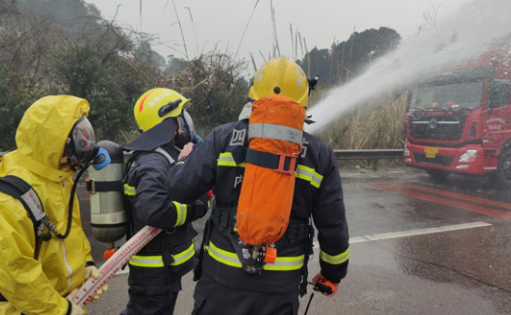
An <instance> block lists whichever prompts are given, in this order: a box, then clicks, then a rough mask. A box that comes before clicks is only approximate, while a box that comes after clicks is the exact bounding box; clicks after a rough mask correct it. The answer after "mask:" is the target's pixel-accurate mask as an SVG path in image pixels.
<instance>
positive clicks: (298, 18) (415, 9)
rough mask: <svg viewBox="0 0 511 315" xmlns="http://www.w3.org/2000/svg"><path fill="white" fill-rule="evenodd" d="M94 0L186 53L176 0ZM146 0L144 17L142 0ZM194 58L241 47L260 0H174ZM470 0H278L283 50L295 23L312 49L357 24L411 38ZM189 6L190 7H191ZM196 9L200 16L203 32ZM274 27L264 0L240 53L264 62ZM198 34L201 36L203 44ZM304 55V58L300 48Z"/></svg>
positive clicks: (168, 49) (163, 49) (164, 49)
mask: <svg viewBox="0 0 511 315" xmlns="http://www.w3.org/2000/svg"><path fill="white" fill-rule="evenodd" d="M86 1H87V2H89V3H93V4H94V5H96V7H97V8H98V9H99V10H100V11H101V12H102V14H103V16H104V17H105V18H108V19H110V18H112V17H113V16H114V14H115V12H116V9H117V7H118V6H119V5H120V6H119V7H118V8H119V10H118V15H117V18H116V20H117V21H118V23H119V24H120V25H122V26H126V27H127V26H129V27H131V28H133V29H135V30H139V31H140V30H142V31H143V32H146V33H151V34H155V35H156V36H157V37H158V40H157V42H159V44H156V45H154V49H155V50H156V51H158V52H159V53H160V54H162V55H163V56H167V55H170V54H174V55H176V56H178V57H182V58H185V53H184V48H183V44H182V43H183V42H182V39H181V34H180V32H179V26H178V24H177V18H176V14H175V11H174V7H173V1H172V0H86ZM140 1H142V2H143V7H142V19H140V14H139V8H140V6H139V4H140ZM174 1H175V4H176V7H177V11H178V14H179V18H180V20H181V24H182V27H183V29H184V34H185V40H186V44H187V48H188V54H189V56H190V57H193V56H196V55H197V53H198V51H197V46H198V47H199V51H200V50H203V49H204V50H205V51H206V52H207V51H211V50H213V49H214V48H215V46H216V47H217V49H218V50H220V51H226V50H228V51H229V52H230V53H234V52H236V49H237V47H238V45H239V43H240V39H241V36H242V34H243V30H244V28H245V26H246V24H247V22H248V20H249V17H250V14H251V12H252V9H253V8H254V5H255V3H256V2H257V1H256V0H174ZM467 1H468V0H307V1H305V0H274V1H273V4H274V8H275V16H276V22H277V37H278V41H279V45H280V51H281V54H285V55H288V56H290V57H293V49H292V45H291V34H290V24H292V25H293V29H294V30H298V31H299V32H300V33H301V34H302V36H304V38H305V39H306V42H307V47H308V48H309V49H312V48H313V47H314V46H317V47H318V48H329V47H330V46H331V44H332V42H333V41H334V38H335V39H336V40H337V41H344V40H346V39H347V38H348V37H349V35H350V34H351V33H352V32H353V29H354V28H355V29H356V30H357V31H363V30H365V29H368V28H379V27H380V26H386V27H390V28H393V29H395V30H396V31H397V32H398V33H400V34H401V36H402V37H403V38H404V39H406V38H407V37H410V36H413V34H414V33H416V32H417V28H418V26H419V25H420V24H421V23H423V21H424V19H423V14H424V12H426V11H431V10H432V9H431V8H432V6H434V7H439V10H438V18H439V19H441V18H442V16H447V15H448V14H447V13H448V12H450V11H451V10H456V8H457V7H458V6H460V5H462V4H463V3H466V2H467ZM186 7H188V8H189V9H190V10H188V9H186ZM190 12H191V14H192V16H193V19H194V21H195V30H196V34H197V36H196V37H195V36H194V27H193V24H192V22H191V17H190ZM272 34H273V28H272V20H271V9H270V0H260V1H259V3H258V5H257V7H256V9H255V13H254V16H253V18H252V20H251V22H250V24H249V27H248V31H247V33H246V35H245V38H244V40H243V42H242V44H241V48H240V52H239V56H240V57H242V58H249V55H248V53H249V52H252V53H253V54H254V57H255V58H256V62H257V64H258V66H259V65H260V64H261V63H262V57H261V56H260V53H259V50H260V51H261V52H262V53H263V54H264V55H265V56H267V55H268V53H270V52H271V51H272V47H273V35H272ZM195 38H197V42H198V45H197V44H196V41H195ZM298 50H299V55H298V57H301V53H300V48H299V49H298Z"/></svg>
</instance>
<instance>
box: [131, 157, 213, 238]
mask: <svg viewBox="0 0 511 315" xmlns="http://www.w3.org/2000/svg"><path fill="white" fill-rule="evenodd" d="M168 171H169V164H168V161H167V160H166V159H165V158H164V157H163V156H161V154H159V153H155V154H146V155H143V156H141V158H140V165H139V167H138V169H137V175H136V179H135V186H136V191H137V193H136V202H135V208H136V209H139V210H137V212H136V215H137V216H138V218H139V219H140V220H141V221H142V222H144V223H145V224H147V225H150V226H153V227H157V228H161V229H168V228H173V227H176V226H181V225H184V224H185V223H188V222H191V221H194V220H196V219H198V218H200V217H202V216H203V215H204V214H205V213H206V211H207V200H204V198H197V199H199V200H196V201H195V200H194V201H191V202H188V203H179V202H176V201H174V200H173V199H170V198H169V195H168V194H167V190H166V188H165V181H166V179H167V173H168ZM199 197H201V196H199Z"/></svg>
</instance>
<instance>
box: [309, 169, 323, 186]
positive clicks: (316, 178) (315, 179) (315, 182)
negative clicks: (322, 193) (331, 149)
mask: <svg viewBox="0 0 511 315" xmlns="http://www.w3.org/2000/svg"><path fill="white" fill-rule="evenodd" d="M322 181H323V176H322V175H321V174H319V173H317V172H314V175H313V176H312V179H311V185H312V186H314V187H316V188H319V187H320V186H321V182H322Z"/></svg>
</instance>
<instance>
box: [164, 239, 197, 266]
mask: <svg viewBox="0 0 511 315" xmlns="http://www.w3.org/2000/svg"><path fill="white" fill-rule="evenodd" d="M194 255H195V245H194V243H193V242H192V245H190V247H188V249H186V250H184V251H182V252H181V253H179V254H177V255H172V258H174V262H173V263H172V264H170V265H171V266H179V265H182V264H184V263H185V262H187V261H188V260H190V259H191V258H192V257H193V256H194Z"/></svg>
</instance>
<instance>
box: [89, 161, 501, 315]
mask: <svg viewBox="0 0 511 315" xmlns="http://www.w3.org/2000/svg"><path fill="white" fill-rule="evenodd" d="M341 176H342V178H343V187H344V195H345V203H346V209H347V217H348V221H349V227H350V235H351V244H352V245H351V259H350V267H349V273H348V277H347V278H346V279H344V280H343V282H342V284H341V286H340V290H339V292H338V294H337V295H336V296H335V297H332V298H327V297H324V296H321V295H320V294H315V296H314V298H313V300H312V303H311V306H310V309H309V313H308V314H322V315H330V314H460V315H461V314H464V315H465V314H511V241H510V240H511V193H510V192H509V191H502V190H498V189H496V188H495V187H494V186H493V184H492V183H491V182H490V181H489V180H487V179H483V178H471V177H462V176H452V177H450V178H448V180H447V181H446V182H445V183H442V184H437V183H433V182H432V181H431V180H429V178H428V176H427V175H426V174H425V173H423V172H422V171H419V170H414V169H401V168H393V169H386V170H382V171H378V172H373V171H369V170H367V171H343V172H342V173H341ZM81 197H82V216H83V220H84V228H85V230H86V233H87V234H88V236H89V238H90V240H91V243H92V246H93V256H94V257H95V259H96V260H97V262H99V263H102V262H103V259H102V258H101V256H102V252H103V250H104V249H105V245H104V244H101V243H98V242H97V241H95V240H94V239H93V237H92V234H91V233H90V226H89V222H90V219H89V215H88V213H87V212H88V201H87V200H86V197H85V196H83V195H82V194H81ZM202 226H203V221H202V222H197V224H196V227H197V230H198V231H199V232H200V233H201V232H202ZM318 265H319V264H318V254H317V248H316V254H315V255H314V258H313V261H311V262H310V263H309V273H310V278H312V276H314V275H315V274H316V273H317V272H318V271H319V268H318ZM193 286H194V284H193V282H192V281H191V275H190V274H189V275H187V276H186V277H185V278H184V279H183V291H182V292H181V293H180V295H179V297H178V302H177V305H176V312H175V314H190V313H191V310H192V307H193V298H192V296H193ZM127 291H128V287H127V275H126V274H119V275H116V276H115V277H114V278H113V279H112V280H111V281H110V289H109V291H108V292H107V293H105V295H104V296H103V297H102V298H101V300H100V301H99V302H98V303H97V304H95V305H93V306H91V307H90V308H89V310H90V313H91V314H97V315H103V314H105V315H106V314H119V313H120V312H121V310H122V309H123V308H124V307H125V305H126V303H127V299H128V294H127ZM310 292H311V290H310V289H309V293H310ZM309 297H310V295H307V296H305V297H303V298H302V299H301V301H300V302H301V307H300V311H299V314H300V315H301V314H303V313H304V311H305V307H306V305H307V302H308V300H309Z"/></svg>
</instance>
